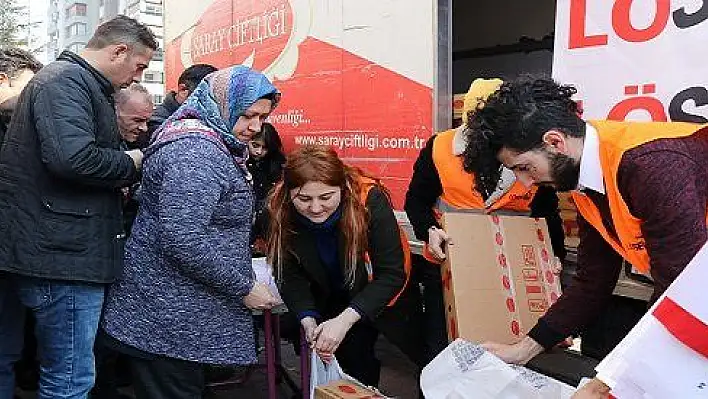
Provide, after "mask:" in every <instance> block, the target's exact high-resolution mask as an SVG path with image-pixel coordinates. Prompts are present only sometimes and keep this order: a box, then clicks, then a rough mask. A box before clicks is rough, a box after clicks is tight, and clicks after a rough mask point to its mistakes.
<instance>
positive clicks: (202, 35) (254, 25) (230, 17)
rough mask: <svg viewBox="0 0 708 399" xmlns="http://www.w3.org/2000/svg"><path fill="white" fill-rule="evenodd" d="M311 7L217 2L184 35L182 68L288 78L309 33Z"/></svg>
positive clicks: (284, 0)
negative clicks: (242, 68) (241, 68)
mask: <svg viewBox="0 0 708 399" xmlns="http://www.w3.org/2000/svg"><path fill="white" fill-rule="evenodd" d="M291 3H292V4H291ZM298 7H299V8H301V9H298ZM309 8H310V3H309V0H263V1H253V2H242V1H236V0H216V1H214V2H213V3H212V4H211V5H210V6H209V8H208V9H207V10H206V11H205V12H204V14H202V16H201V18H200V19H199V21H198V22H197V23H196V25H195V26H194V27H193V28H191V29H189V30H188V31H187V32H185V33H184V34H183V36H182V49H181V53H182V63H183V64H184V66H185V67H188V66H190V65H193V64H198V63H205V64H212V65H214V66H216V67H219V68H223V67H227V66H231V65H238V64H241V65H246V66H248V67H252V68H254V69H257V70H259V71H262V72H263V73H264V74H266V75H267V76H268V77H269V78H271V79H272V78H274V77H277V78H279V79H287V78H289V77H290V76H291V75H292V73H293V72H294V70H295V67H296V66H297V61H298V53H297V52H298V49H297V46H298V45H299V44H300V43H301V42H302V41H303V40H304V39H305V37H307V34H308V33H309V32H308V30H309V25H310V20H309V18H310V10H309Z"/></svg>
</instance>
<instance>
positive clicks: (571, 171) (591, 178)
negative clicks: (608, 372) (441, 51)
mask: <svg viewBox="0 0 708 399" xmlns="http://www.w3.org/2000/svg"><path fill="white" fill-rule="evenodd" d="M575 92H576V91H575V89H574V88H573V87H571V86H561V85H559V84H557V83H556V82H554V81H553V80H550V79H535V80H534V79H520V80H518V81H514V82H508V83H505V84H503V85H502V86H501V88H500V89H499V90H498V91H497V92H496V93H495V94H494V95H492V96H491V97H490V98H489V99H488V101H487V103H486V105H485V107H484V108H483V109H481V110H479V111H478V112H477V113H475V114H474V115H472V116H471V119H470V122H469V125H470V128H471V129H472V130H473V131H475V132H477V134H476V135H474V137H476V138H477V140H476V141H471V142H470V143H469V144H468V147H467V149H466V151H465V166H466V167H468V168H477V167H479V166H480V165H486V166H485V168H486V169H484V170H494V169H495V168H496V167H499V166H501V165H504V166H505V167H507V168H509V169H511V170H512V171H514V173H515V174H516V176H517V179H518V180H519V181H521V182H523V183H525V184H526V185H528V186H532V185H537V186H543V185H549V186H552V187H555V188H556V189H557V190H559V191H572V192H573V199H574V201H575V203H576V206H577V207H578V211H579V217H578V225H579V228H580V239H581V241H580V246H579V248H578V271H577V276H576V277H575V278H574V280H573V282H572V284H571V285H570V286H569V287H568V288H567V289H566V290H565V292H564V293H563V295H562V296H561V298H560V299H559V301H558V302H556V303H555V304H554V305H553V306H552V307H551V308H550V309H549V310H548V312H547V313H546V315H545V316H544V317H543V318H541V319H540V320H539V322H538V323H537V324H536V326H535V327H534V328H533V329H532V330H531V331H530V332H529V334H528V336H526V337H525V338H523V339H522V340H521V341H520V342H518V343H517V344H514V345H500V344H495V343H488V344H487V345H486V347H487V349H488V350H490V351H492V352H493V353H495V354H497V355H498V356H499V357H501V358H502V359H504V360H506V361H507V362H511V363H520V364H523V363H526V362H528V361H529V360H530V359H531V358H533V357H534V356H536V355H538V354H539V353H541V352H543V351H544V350H545V349H548V348H550V347H552V346H553V345H555V344H556V343H557V342H559V341H561V340H562V339H563V338H565V337H567V336H569V335H572V334H574V333H577V332H578V331H580V330H581V329H582V328H583V326H585V325H586V324H587V323H588V322H590V321H591V320H592V319H593V318H594V317H596V316H597V315H598V314H599V312H600V311H601V310H602V309H603V307H604V305H605V304H606V303H607V301H608V300H609V298H610V297H611V295H612V291H613V288H614V287H615V284H616V283H617V279H618V276H619V273H620V270H621V265H622V262H623V260H624V261H627V262H629V263H630V264H631V265H633V266H634V267H635V268H636V269H638V270H639V271H641V272H643V273H645V274H647V275H650V276H651V277H652V279H653V280H654V284H655V292H654V296H653V299H656V298H658V296H659V295H661V293H663V292H664V290H666V288H667V287H668V286H669V285H670V284H671V282H672V281H673V280H674V279H675V278H676V277H677V276H678V274H679V273H681V271H682V270H683V268H684V267H685V266H686V265H687V264H688V262H689V261H690V260H691V259H692V258H693V257H694V255H695V254H696V253H697V252H698V250H699V249H700V248H701V247H702V246H703V245H704V244H705V242H706V239H707V238H708V229H707V228H706V223H707V222H708V220H707V217H706V215H707V212H706V205H707V203H708V125H698V124H689V123H678V122H676V123H658V122H649V123H646V122H645V123H642V122H613V121H589V122H585V121H583V120H582V119H580V117H579V116H578V111H579V110H578V106H577V104H576V103H575V102H574V101H573V100H572V99H571V97H572V96H573V95H574V94H575ZM475 170H476V169H475ZM479 178H480V177H479V176H478V179H479ZM487 178H489V176H487ZM588 390H589V391H590V390H592V391H593V392H606V391H607V390H608V389H607V387H606V386H604V385H603V384H602V383H601V382H599V381H594V382H593V384H592V385H591V386H590V388H588Z"/></svg>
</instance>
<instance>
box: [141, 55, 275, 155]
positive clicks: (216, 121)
mask: <svg viewBox="0 0 708 399" xmlns="http://www.w3.org/2000/svg"><path fill="white" fill-rule="evenodd" d="M273 94H275V98H276V102H275V103H274V104H273V108H275V106H276V105H277V101H278V100H279V98H280V92H279V91H278V89H276V88H275V86H273V84H272V83H270V81H269V80H268V78H266V77H265V75H263V74H262V73H260V72H257V71H254V70H253V69H251V68H248V67H245V66H241V65H237V66H233V67H230V68H225V69H222V70H219V71H216V72H213V73H211V74H209V75H208V76H207V77H205V78H204V79H203V80H202V81H201V82H200V83H199V85H198V86H197V88H196V89H195V90H194V92H192V94H191V95H190V96H189V98H187V100H186V101H185V102H184V103H183V104H182V105H181V106H180V107H179V109H177V111H175V113H174V114H172V115H171V116H170V117H169V118H168V119H167V120H166V121H165V123H163V124H162V126H160V128H159V129H158V130H157V131H156V132H155V133H154V136H153V142H158V141H164V140H169V139H170V138H173V137H174V136H176V135H178V134H180V133H186V132H194V131H195V130H196V131H199V130H202V129H199V128H196V129H195V126H204V127H206V128H207V129H208V130H211V131H212V132H214V133H215V134H216V135H217V136H218V138H219V139H220V141H222V142H223V143H224V145H225V146H226V148H227V149H228V151H229V152H230V153H231V155H232V157H233V158H234V160H235V161H236V163H238V164H239V165H245V162H246V160H247V159H248V146H247V143H244V142H242V141H241V140H239V139H238V138H236V136H235V135H234V134H233V128H234V126H235V125H236V122H237V121H238V118H239V117H240V116H241V115H242V114H243V113H244V112H245V111H246V110H247V109H248V108H249V107H250V106H252V105H253V104H254V103H255V102H256V101H258V100H259V99H261V98H263V97H266V96H269V95H273ZM195 122H196V123H195Z"/></svg>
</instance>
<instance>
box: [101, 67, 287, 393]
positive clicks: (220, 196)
mask: <svg viewBox="0 0 708 399" xmlns="http://www.w3.org/2000/svg"><path fill="white" fill-rule="evenodd" d="M279 98H280V93H279V92H278V91H277V89H276V88H275V87H274V86H273V85H272V84H271V83H270V82H269V81H268V79H267V78H266V77H265V76H264V75H262V74H261V73H259V72H256V71H253V70H251V69H250V68H246V67H242V66H236V67H232V68H227V69H224V70H221V71H217V72H214V73H212V74H210V75H208V76H207V77H206V78H204V80H202V82H201V83H200V84H199V86H198V87H197V88H196V90H195V91H194V93H192V95H191V96H190V97H189V98H188V99H187V101H185V103H184V104H183V105H182V106H181V107H180V108H179V110H177V112H175V114H173V115H172V116H171V117H170V118H169V119H168V120H167V121H165V123H164V124H163V125H162V127H161V128H160V129H159V130H157V131H156V132H155V134H154V137H153V142H152V144H151V145H150V146H149V147H148V148H147V150H146V151H145V159H144V161H143V180H142V187H141V193H140V194H139V195H140V209H139V211H138V216H137V218H136V220H135V224H134V225H133V230H132V234H131V236H130V238H129V240H128V243H127V244H126V252H125V266H124V268H125V270H124V271H123V274H122V276H121V277H120V278H119V279H118V280H117V281H116V283H115V284H114V285H113V286H112V287H111V289H110V291H109V294H108V296H107V298H106V304H105V311H104V319H103V322H102V327H103V330H104V331H105V333H106V334H104V339H105V341H107V342H106V343H107V344H108V345H109V346H110V347H112V348H114V349H116V350H118V351H119V352H121V353H124V354H126V355H128V356H129V357H131V365H132V368H133V376H134V386H135V393H136V395H137V397H138V398H150V399H161V398H170V399H176V398H177V399H179V398H198V397H201V392H202V390H203V388H204V376H203V372H202V369H203V367H202V366H203V365H204V364H212V365H247V364H252V363H254V362H255V361H256V350H255V343H254V340H253V321H252V318H251V309H266V308H270V307H272V306H273V305H274V304H275V302H276V301H275V298H274V297H273V296H272V295H271V294H270V292H269V291H268V289H267V288H266V287H265V286H263V285H261V284H259V283H256V282H255V281H254V275H253V271H252V268H251V252H250V247H249V234H250V229H251V222H252V220H253V202H254V198H253V190H252V188H251V183H250V181H251V177H250V175H249V173H248V169H247V168H246V160H247V158H248V146H247V142H248V140H250V139H251V137H252V136H253V135H254V134H256V133H257V132H258V131H260V129H261V125H262V123H263V122H264V120H265V118H266V117H267V116H268V115H269V114H270V112H271V111H272V110H273V108H275V106H276V105H277V103H278V100H279Z"/></svg>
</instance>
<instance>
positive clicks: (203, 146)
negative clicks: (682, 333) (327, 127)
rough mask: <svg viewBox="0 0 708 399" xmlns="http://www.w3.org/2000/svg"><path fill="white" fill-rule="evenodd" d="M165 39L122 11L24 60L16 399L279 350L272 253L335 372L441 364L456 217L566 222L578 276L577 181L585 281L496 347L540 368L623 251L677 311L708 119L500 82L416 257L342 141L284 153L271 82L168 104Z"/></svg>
mask: <svg viewBox="0 0 708 399" xmlns="http://www.w3.org/2000/svg"><path fill="white" fill-rule="evenodd" d="M157 48H158V45H157V41H156V39H155V36H154V35H153V33H152V32H151V31H150V30H149V29H148V27H147V26H145V25H143V24H141V23H139V22H137V21H135V20H133V19H131V18H128V17H125V16H119V17H116V18H114V19H112V20H110V21H107V22H104V23H103V24H102V25H100V26H99V27H98V29H97V30H96V32H95V33H94V35H93V37H92V39H91V40H90V41H89V42H88V44H87V46H86V49H85V50H84V51H82V52H81V53H80V54H75V53H72V52H70V51H65V52H63V53H62V54H61V55H60V56H59V57H58V58H57V60H56V61H54V62H52V63H51V64H49V65H47V66H44V67H43V66H42V65H41V64H40V63H38V62H37V61H36V60H35V59H34V57H32V56H31V55H30V54H29V53H26V52H24V51H22V50H17V49H4V50H1V51H0V145H1V146H2V147H0V237H2V240H1V241H0V399H11V398H13V395H14V391H15V385H16V381H17V382H18V383H19V384H20V385H23V384H24V383H23V382H22V380H23V378H25V379H29V380H32V379H34V380H35V384H37V389H38V395H39V396H38V397H39V398H86V397H89V396H91V397H94V398H114V397H119V396H116V395H118V391H117V389H116V387H117V385H118V384H117V380H119V379H121V376H120V375H119V374H120V373H125V372H126V371H127V372H128V373H129V377H128V379H129V380H130V383H131V384H132V386H133V391H134V392H135V395H136V397H138V398H152V399H155V398H157V399H160V398H195V397H201V395H202V392H203V391H204V388H205V383H206V382H205V381H206V377H205V370H206V367H207V366H228V367H232V366H238V365H241V366H248V365H251V364H253V363H255V361H256V358H257V348H256V347H257V340H256V339H254V329H255V328H256V327H255V326H254V319H253V316H252V314H253V311H260V310H264V309H269V308H272V307H273V306H276V305H277V304H278V300H277V299H276V296H275V295H274V293H273V292H271V291H270V290H269V288H268V287H267V286H266V285H264V284H262V283H259V282H258V281H256V279H255V275H254V272H253V270H252V263H251V259H252V257H253V256H262V255H265V256H266V257H267V260H268V263H269V264H270V265H272V267H273V269H274V275H275V277H276V280H277V281H278V283H279V289H280V294H281V295H282V299H283V301H284V302H285V305H286V306H287V308H288V310H289V317H290V319H291V320H293V324H295V325H296V329H298V328H301V329H302V331H303V332H304V337H305V339H306V340H307V341H308V342H309V344H310V346H311V348H312V350H314V351H315V352H316V353H317V354H318V355H319V356H320V358H321V359H322V360H323V361H325V362H329V361H330V360H331V359H332V358H333V357H335V356H336V358H337V360H338V362H339V363H340V364H341V366H342V368H343V369H344V371H345V372H346V373H348V374H349V375H351V376H353V377H355V378H357V379H358V380H360V381H361V382H363V383H365V384H367V385H372V386H377V385H378V383H379V379H380V370H381V363H380V361H379V359H378V358H377V356H376V351H375V348H374V345H375V343H376V341H377V339H378V337H379V335H384V336H386V337H387V338H388V340H389V341H390V342H391V343H393V344H394V345H396V346H397V347H398V348H399V349H401V351H402V352H403V353H404V354H405V355H406V356H407V357H408V358H409V359H410V360H411V361H412V362H414V363H415V364H416V366H417V367H418V368H422V367H423V366H424V365H425V364H427V362H429V361H430V360H431V359H432V358H433V357H434V356H435V355H437V354H438V353H439V352H440V351H442V350H443V349H444V347H445V346H446V345H447V342H448V336H447V330H446V323H445V319H444V314H445V311H444V303H443V295H442V279H441V276H440V269H439V264H440V263H442V262H443V261H444V259H445V257H446V246H447V245H454V243H453V240H452V239H451V237H450V236H449V235H448V234H447V233H446V232H445V231H444V229H443V228H442V226H441V225H440V222H439V216H440V214H441V213H442V212H450V211H465V212H480V213H489V212H504V213H512V214H518V215H526V216H532V217H543V218H546V220H547V221H548V225H549V230H550V233H551V238H552V243H553V248H554V252H555V254H556V255H557V256H558V257H559V262H560V264H562V263H563V260H564V257H565V247H564V237H563V228H562V226H561V219H560V216H559V211H558V197H557V192H561V191H573V198H574V200H575V203H576V204H577V206H578V210H579V213H580V216H579V220H578V222H579V225H580V236H581V243H580V247H579V250H578V258H579V259H578V272H577V274H576V275H575V277H574V278H573V281H572V283H571V284H570V285H569V286H568V287H566V290H565V292H564V294H563V295H562V296H561V298H560V300H559V301H558V302H557V303H556V304H554V305H553V306H552V307H551V308H550V309H549V311H548V312H547V314H546V315H545V316H544V317H542V318H541V319H540V321H539V322H538V324H537V325H536V326H535V327H534V328H533V329H532V330H531V331H530V332H529V333H528V335H527V336H526V337H524V338H523V339H522V340H521V341H519V342H518V343H517V344H514V345H502V344H496V343H486V344H485V347H486V348H487V349H488V350H489V351H491V352H493V353H494V354H496V355H497V356H499V357H500V358H502V359H503V360H505V361H507V362H510V363H517V364H525V363H527V362H528V361H529V360H530V359H532V358H533V357H534V356H536V355H538V354H540V353H542V352H543V351H545V350H547V349H550V348H552V347H554V346H555V345H557V344H558V343H560V342H562V341H563V340H564V339H565V338H567V337H569V336H573V335H576V334H578V333H579V332H581V331H582V330H583V328H585V327H586V326H588V325H589V324H591V323H592V321H593V319H594V318H596V317H597V316H598V315H599V314H600V313H601V312H602V310H603V307H604V306H606V304H607V303H608V301H609V298H610V297H611V295H612V290H613V289H614V286H615V284H616V282H617V279H618V275H619V272H620V268H621V267H622V264H623V262H628V263H630V264H632V265H633V266H634V267H635V268H637V269H638V270H640V271H642V272H644V273H645V274H646V275H647V276H650V277H651V278H652V279H653V281H654V283H655V295H654V298H657V297H658V296H659V295H660V294H661V293H662V292H663V291H664V290H665V289H666V288H667V287H668V285H669V284H670V283H671V282H672V281H673V280H674V279H675V278H676V277H677V276H678V274H679V273H680V272H681V271H682V270H683V268H684V267H685V266H686V264H687V263H688V262H689V261H690V260H691V258H692V257H693V255H694V254H695V253H696V252H697V251H698V250H699V249H700V248H701V247H702V246H703V245H704V244H705V242H706V240H707V238H708V232H707V229H706V223H707V221H708V218H707V215H708V212H707V211H706V204H707V203H708V156H707V155H708V130H707V128H706V127H705V126H701V125H695V124H683V123H663V124H662V123H632V122H609V121H584V120H582V119H581V117H580V112H579V110H578V107H577V104H576V103H575V102H574V101H573V99H572V96H573V94H574V93H575V91H574V89H573V88H572V87H570V86H564V85H561V84H558V83H557V82H554V81H553V80H550V79H547V78H520V79H515V80H509V81H502V80H499V79H490V80H485V79H478V80H475V81H474V82H473V84H472V86H471V87H470V91H469V93H468V94H467V96H466V98H465V114H464V120H463V124H462V125H461V126H460V127H458V128H456V129H453V130H449V131H446V132H440V133H438V134H435V135H433V136H432V137H431V138H430V139H429V140H428V142H427V144H426V145H425V147H424V148H423V149H422V151H421V152H420V154H419V157H418V159H417V161H416V163H415V166H414V170H413V176H412V179H411V182H410V186H409V190H408V192H407V195H406V200H405V211H406V213H407V215H408V218H409V220H410V222H411V224H412V226H413V229H414V232H415V235H416V237H417V238H418V239H420V240H421V241H424V242H425V250H424V253H423V256H416V255H411V253H410V248H409V246H408V241H409V239H410V238H412V237H407V236H406V234H405V233H404V232H403V230H402V228H401V227H400V226H399V224H398V222H397V220H396V217H395V215H394V211H393V206H392V202H391V199H390V196H389V192H388V190H387V188H386V187H385V186H384V185H383V184H382V183H381V181H380V180H379V178H378V177H377V176H373V175H370V174H368V173H367V172H365V171H363V170H360V169H358V168H356V167H353V166H351V165H347V164H346V163H344V162H343V161H342V159H340V158H339V156H338V155H337V153H336V152H335V151H334V150H332V149H329V148H325V147H321V146H310V145H308V146H303V147H301V148H297V149H294V150H293V151H292V152H290V153H288V154H285V153H284V150H283V145H282V142H281V140H280V138H279V135H278V132H277V130H276V128H275V127H274V126H273V125H271V124H269V123H267V122H266V120H267V118H268V117H269V115H270V113H271V112H272V111H273V110H274V109H275V108H276V107H277V106H278V103H279V102H280V98H281V95H283V94H281V93H280V92H279V91H278V89H277V88H276V87H275V86H274V85H273V84H272V83H271V82H270V81H269V80H268V78H267V77H266V76H264V75H263V74H262V73H260V72H258V71H255V70H253V69H251V68H248V67H244V66H232V67H227V68H223V69H220V70H218V69H217V68H215V67H213V66H210V65H201V64H200V65H194V66H192V67H190V68H188V69H187V70H185V71H184V73H182V75H181V76H180V78H179V82H178V87H177V89H176V90H175V91H173V92H171V93H169V94H168V95H167V96H166V98H165V100H164V103H163V104H161V105H159V106H157V107H156V108H155V109H154V110H153V106H152V103H151V98H150V96H149V93H148V92H147V90H146V89H145V88H144V87H143V86H141V85H140V83H138V82H139V80H140V76H141V74H142V72H143V70H144V69H145V68H146V67H147V65H148V63H149V61H150V59H151V58H152V56H153V52H154V51H156V50H157ZM284 95H287V93H284ZM421 288H422V290H421ZM421 293H422V296H421ZM297 338H298V337H293V339H297ZM23 348H24V351H23V350H22V349H23ZM15 371H17V373H16V372H15ZM27 376H29V377H27ZM30 385H31V383H30ZM94 386H95V387H94ZM92 389H93V391H92ZM608 390H609V388H608V387H607V385H605V384H604V383H603V382H602V381H599V380H596V381H593V382H591V383H590V384H588V385H587V386H586V388H585V389H584V390H583V391H581V392H579V393H578V394H576V395H577V397H579V398H585V397H586V398H592V397H602V395H605V396H606V394H607V392H608Z"/></svg>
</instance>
